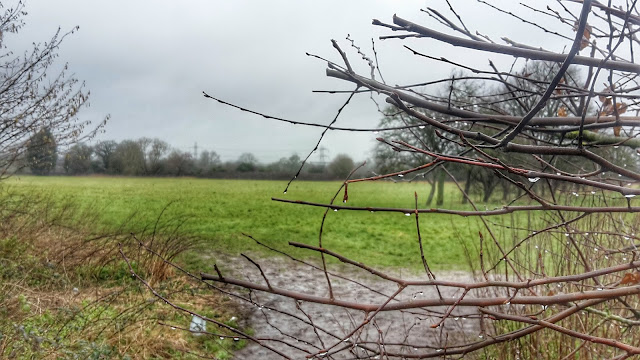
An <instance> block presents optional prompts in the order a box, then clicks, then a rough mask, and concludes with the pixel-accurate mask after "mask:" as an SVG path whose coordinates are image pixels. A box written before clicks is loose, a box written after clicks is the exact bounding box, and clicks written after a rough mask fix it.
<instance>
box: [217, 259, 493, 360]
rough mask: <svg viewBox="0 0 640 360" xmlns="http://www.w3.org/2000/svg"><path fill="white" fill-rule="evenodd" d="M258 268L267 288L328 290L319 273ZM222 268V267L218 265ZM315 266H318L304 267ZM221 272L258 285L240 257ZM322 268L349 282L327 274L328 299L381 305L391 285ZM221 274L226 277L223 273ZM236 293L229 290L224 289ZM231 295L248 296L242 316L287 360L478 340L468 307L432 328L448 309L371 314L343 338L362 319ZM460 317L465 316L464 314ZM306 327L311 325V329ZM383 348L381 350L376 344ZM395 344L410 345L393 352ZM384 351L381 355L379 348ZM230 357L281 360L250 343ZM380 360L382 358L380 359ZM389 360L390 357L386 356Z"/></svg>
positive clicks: (441, 292) (454, 275) (408, 293)
mask: <svg viewBox="0 0 640 360" xmlns="http://www.w3.org/2000/svg"><path fill="white" fill-rule="evenodd" d="M252 258H253V259H254V260H256V262H258V263H259V264H260V266H261V268H262V271H263V272H264V274H265V276H266V277H267V278H268V279H269V282H270V284H271V286H273V287H277V288H284V289H288V290H292V291H297V292H303V293H305V294H312V295H316V296H322V297H329V290H328V289H329V288H328V285H327V280H326V278H325V276H324V273H323V272H322V271H320V270H317V269H314V268H312V267H309V266H307V265H304V264H301V263H299V262H295V261H292V260H290V259H285V258H281V257H268V258H263V259H260V260H258V255H254V256H252ZM221 262H222V261H221ZM309 262H310V263H312V264H313V265H315V266H318V265H319V263H318V262H313V261H309ZM224 263H225V272H226V274H229V275H231V276H233V277H235V278H238V279H245V280H251V281H253V282H255V283H258V284H265V282H264V279H263V277H262V275H261V274H260V272H259V271H258V270H257V268H256V267H255V266H254V265H252V264H251V263H250V262H248V261H247V260H246V259H243V258H227V259H226V260H224ZM329 270H330V271H331V272H332V273H335V274H340V275H342V276H344V277H345V278H347V279H351V280H353V281H348V280H345V279H341V278H338V277H335V276H330V280H331V284H332V289H333V293H334V298H336V299H340V300H348V301H356V302H360V303H366V304H381V303H384V302H385V301H386V300H387V299H388V296H389V295H391V294H393V293H394V292H395V291H397V290H398V286H397V285H396V284H395V283H393V282H390V281H387V280H383V279H381V278H379V277H376V276H373V275H372V274H370V273H368V272H366V271H363V270H361V269H357V268H355V267H353V266H347V265H344V264H331V265H330V266H329ZM387 271H388V272H389V274H390V275H393V276H397V277H402V278H404V279H427V277H426V275H425V274H424V273H417V272H414V271H408V270H402V269H390V270H387ZM225 276H228V275H225ZM436 276H437V278H438V279H439V280H452V281H464V282H469V281H472V280H473V279H472V277H471V274H470V273H468V272H464V271H440V272H436ZM231 288H233V289H237V288H234V287H229V289H231ZM238 293H240V294H242V295H243V296H246V297H249V298H251V299H252V300H253V301H255V303H254V304H250V303H247V302H240V304H239V305H240V306H241V307H242V308H243V309H244V318H245V319H246V321H247V323H246V324H245V325H248V326H249V327H250V328H251V329H252V330H253V334H254V336H255V337H257V338H259V339H264V340H263V341H264V342H265V343H266V344H269V345H271V346H273V347H275V348H277V349H278V350H279V351H282V352H283V353H285V354H286V355H287V356H289V357H290V358H292V359H305V358H306V357H307V356H308V355H310V354H315V353H318V352H319V351H320V350H322V349H324V348H327V347H330V346H332V345H334V344H337V345H338V346H336V347H335V348H334V350H336V349H342V351H340V352H339V353H337V354H333V355H331V353H330V354H329V355H330V356H325V357H323V358H331V359H358V358H363V359H366V358H375V356H376V355H380V354H381V353H382V354H384V353H385V352H391V353H393V352H397V353H406V354H420V353H426V352H433V351H438V349H441V348H443V347H445V346H451V345H454V344H457V343H460V342H466V343H468V342H473V341H476V340H479V336H482V335H480V334H481V331H480V323H479V320H478V318H477V314H475V313H469V311H471V310H469V309H458V308H456V309H454V311H453V312H452V314H451V316H449V317H448V318H447V319H446V320H445V321H444V324H443V325H442V326H439V327H438V328H432V325H434V324H435V323H437V322H438V318H437V317H436V316H434V315H438V314H442V313H444V312H446V311H447V308H446V307H432V308H428V309H425V308H422V309H414V310H409V311H389V312H380V313H378V314H377V315H376V316H375V318H374V320H373V321H371V322H370V323H368V324H366V325H364V326H363V327H362V328H361V329H360V330H358V331H356V332H355V333H354V334H353V335H351V336H349V337H348V338H347V339H345V337H346V336H347V335H349V334H350V333H352V332H353V331H354V329H356V328H357V327H359V326H360V325H361V323H362V321H363V320H364V319H365V316H366V314H365V313H364V312H362V311H357V310H347V309H344V308H340V307H337V306H332V305H325V304H316V303H310V302H302V301H296V300H293V299H289V298H285V297H282V296H279V295H273V294H268V293H264V292H257V291H254V292H249V291H247V290H244V289H243V290H239V291H238ZM461 294H462V291H461V290H458V289H454V288H443V287H440V288H439V289H436V288H435V287H409V288H406V289H404V290H403V291H402V292H401V293H400V294H399V295H398V296H397V297H396V298H397V299H398V300H401V301H412V299H421V298H422V299H426V298H434V297H435V298H438V297H439V296H442V297H456V298H457V297H459V296H460V295H461ZM465 312H466V313H465ZM311 324H313V326H311ZM382 344H384V345H385V346H384V347H382V346H381V345H382ZM394 344H410V346H399V345H394ZM385 349H386V350H385ZM234 358H235V359H282V358H283V357H282V356H280V355H278V354H276V353H274V352H272V351H270V350H269V349H266V348H264V347H262V346H260V345H259V344H256V343H254V342H249V343H248V344H247V346H246V347H245V348H243V349H241V350H239V351H236V352H235V355H234ZM381 358H384V357H381ZM390 358H392V357H390Z"/></svg>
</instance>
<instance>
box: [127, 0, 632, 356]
mask: <svg viewBox="0 0 640 360" xmlns="http://www.w3.org/2000/svg"><path fill="white" fill-rule="evenodd" d="M572 3H577V4H572ZM447 4H448V2H447ZM635 5H636V2H635V1H632V2H627V3H623V2H621V3H620V4H619V5H615V6H614V5H612V4H611V3H609V4H607V5H605V4H602V3H599V2H597V1H590V0H584V1H579V0H575V1H558V2H556V3H553V4H551V5H549V6H548V7H545V8H534V7H533V6H534V5H532V4H528V3H522V4H520V6H519V11H520V12H519V13H516V12H510V11H506V10H504V9H502V8H500V7H497V6H495V5H492V4H490V3H488V2H485V1H484V0H479V1H478V4H477V6H482V7H486V8H488V9H490V10H492V11H494V12H495V15H496V16H498V15H503V16H506V17H512V18H514V19H516V20H518V21H521V23H522V24H523V26H526V27H530V28H531V29H535V30H542V31H545V32H546V33H547V34H548V36H553V37H556V38H558V39H560V40H562V41H564V42H565V44H566V46H567V48H566V49H567V50H566V52H553V51H550V50H546V49H543V48H540V44H522V43H518V42H515V41H513V40H511V39H508V38H503V39H502V41H503V42H504V43H506V44H504V45H503V44H501V43H500V41H498V40H494V39H492V38H491V37H490V36H488V35H485V34H483V33H482V32H480V31H476V30H473V29H469V28H468V27H467V26H466V24H465V22H464V20H463V18H462V17H461V16H460V15H459V14H458V13H457V12H456V11H455V9H454V8H453V7H452V6H451V5H449V6H448V10H447V11H448V12H449V15H447V14H446V13H444V12H441V11H439V10H436V9H431V8H427V9H425V10H423V11H424V12H425V13H426V14H427V15H429V16H430V17H431V18H432V19H434V20H436V21H437V22H438V23H439V24H440V25H439V26H441V27H442V28H444V30H442V31H438V30H435V29H434V28H431V27H425V26H421V25H419V24H417V23H414V22H411V21H408V20H406V19H404V18H402V17H400V16H393V18H392V22H390V23H387V22H382V21H379V20H374V21H373V24H374V25H376V26H380V27H383V28H386V29H389V30H390V31H391V32H392V33H391V34H390V35H387V36H383V37H381V39H385V40H388V41H400V40H405V39H411V40H413V41H411V42H410V43H409V42H407V44H405V45H404V46H403V48H404V49H405V50H406V51H407V53H408V54H410V55H413V56H416V57H419V58H422V59H424V61H425V63H426V64H428V63H429V62H444V63H447V64H450V65H452V66H455V67H458V68H461V69H464V70H465V71H466V72H468V73H469V74H470V75H465V76H464V77H460V78H456V77H443V78H442V79H439V80H437V81H429V82H420V81H419V80H417V81H415V82H414V83H411V84H399V85H390V84H394V83H395V82H394V81H393V80H391V79H385V78H383V76H382V71H381V69H379V68H378V66H377V54H376V53H375V49H374V50H373V55H368V54H366V53H365V52H364V50H363V48H362V47H358V46H356V44H355V42H354V41H353V40H352V39H350V38H349V37H348V38H347V42H346V44H347V47H345V46H344V45H341V43H339V42H338V41H333V42H332V44H333V47H334V48H335V50H336V51H337V54H338V55H339V58H340V62H333V61H329V60H325V61H326V62H327V64H328V69H327V70H326V73H327V75H328V76H329V77H331V78H335V79H337V80H341V81H343V82H346V83H351V84H352V85H353V88H354V90H352V91H347V92H344V91H333V92H335V93H338V94H343V93H346V94H344V95H346V96H347V99H346V100H345V103H344V106H343V107H342V108H341V109H340V111H339V112H338V116H339V114H340V113H341V111H342V109H343V108H344V107H345V106H347V105H348V104H349V102H350V100H351V99H352V98H353V97H354V96H360V94H364V96H371V98H372V99H374V100H375V99H376V98H375V96H378V95H377V94H381V95H382V96H383V97H384V100H385V101H386V102H387V103H388V104H389V105H390V106H392V107H393V109H394V111H396V112H399V113H402V116H404V117H406V118H407V119H410V121H407V124H406V125H403V126H400V127H398V126H395V127H393V128H384V129H347V128H340V127H336V126H335V125H334V123H335V120H336V119H337V116H336V119H334V121H333V122H332V123H331V124H330V125H328V126H327V125H318V124H309V123H304V122H301V121H297V120H291V119H282V118H276V117H273V116H269V115H266V114H261V113H259V112H257V111H255V110H249V109H246V108H243V107H241V106H239V105H234V104H229V103H226V102H225V101H224V100H221V99H218V98H216V97H213V96H212V95H209V94H207V93H205V97H207V98H211V99H214V100H216V101H219V102H221V103H224V104H227V105H230V106H233V107H235V108H238V109H240V110H243V111H251V112H253V113H258V114H259V115H262V116H264V117H267V118H271V119H274V120H279V121H287V122H289V123H295V124H305V125H309V126H320V127H323V128H324V129H325V131H324V132H323V135H324V133H325V132H326V131H329V130H340V131H369V130H370V131H382V132H384V131H391V130H394V131H395V130H399V129H400V128H402V129H404V130H406V131H407V132H411V131H412V130H415V129H420V128H421V127H429V128H431V129H432V130H433V133H434V134H436V135H437V136H438V137H439V138H440V140H441V141H442V143H443V144H447V145H448V146H451V147H453V148H454V149H457V152H455V153H453V154H452V153H446V154H445V153H442V151H441V150H439V149H438V148H432V147H430V146H428V144H425V143H422V142H420V141H417V142H416V143H410V142H409V141H403V140H401V139H398V138H393V137H391V138H386V137H384V136H381V137H380V138H379V141H380V142H382V143H384V144H386V145H387V146H389V147H391V148H392V149H394V151H396V152H398V153H409V154H411V155H412V156H415V157H418V158H421V159H423V160H422V162H421V163H420V164H418V165H415V166H413V167H411V168H405V169H401V170H397V171H393V172H389V173H384V174H375V175H373V176H370V177H366V178H355V179H351V174H350V175H349V176H347V179H346V180H345V181H344V183H343V185H342V186H341V187H340V189H339V190H338V192H337V193H336V194H335V195H334V196H333V197H332V198H331V201H329V202H326V203H322V202H314V201H308V200H304V199H294V200H292V199H288V198H276V199H274V200H276V201H279V202H283V203H291V204H292V205H291V206H313V207H320V208H324V209H325V213H324V216H323V217H322V219H321V224H320V232H319V236H318V243H317V245H309V244H306V243H302V242H298V241H292V242H290V243H289V245H291V246H293V247H296V248H300V249H305V250H307V251H309V252H312V253H315V254H317V255H318V262H312V261H307V260H301V259H297V258H294V257H292V256H288V257H286V259H287V261H289V262H288V263H287V264H290V265H289V266H288V267H287V269H286V270H285V271H286V272H287V274H288V275H289V277H288V278H287V279H288V281H281V280H278V279H276V278H275V276H277V273H278V272H277V271H274V269H273V268H272V263H273V261H268V262H266V261H265V262H259V261H256V260H255V259H252V258H251V257H249V256H248V255H247V254H242V256H243V257H244V259H243V261H244V260H246V262H247V264H248V266H249V267H251V268H253V269H254V271H253V272H251V271H249V270H248V269H247V268H243V269H242V273H239V274H238V273H237V274H234V273H233V272H232V271H231V270H228V269H226V268H222V269H221V268H220V267H218V266H217V265H216V266H215V267H214V273H212V274H205V273H203V274H201V275H200V276H195V275H194V276H193V277H194V279H199V280H201V281H203V282H204V283H205V284H206V285H207V286H209V287H210V288H211V289H212V290H214V291H220V292H222V293H224V294H227V295H228V296H232V297H234V298H236V299H239V300H241V301H244V302H247V303H248V304H251V305H254V306H255V307H254V309H255V310H254V311H255V312H256V313H257V314H258V315H259V316H260V318H261V319H262V320H263V321H264V323H266V326H265V327H261V328H259V329H260V330H263V331H264V332H258V333H256V334H255V335H250V334H247V333H244V332H242V331H240V330H238V329H235V328H230V330H231V331H234V332H235V333H236V334H237V338H246V339H249V340H251V341H252V342H253V343H255V344H257V345H259V346H261V347H262V348H263V349H265V356H268V357H271V358H285V359H299V358H331V359H422V358H435V357H438V358H439V357H450V358H457V357H461V356H465V355H469V356H473V355H478V357H484V358H492V357H496V358H498V357H499V358H513V359H518V358H554V359H557V358H564V359H569V358H588V359H591V358H598V359H601V358H606V359H626V358H630V357H632V356H634V355H638V354H640V337H638V325H640V312H639V311H638V310H637V308H638V306H639V305H640V302H639V301H638V294H640V272H639V271H638V267H640V261H639V260H638V258H637V256H636V255H637V251H636V249H637V242H638V236H637V235H636V234H640V228H639V225H640V224H639V223H638V220H637V217H635V216H633V214H634V213H636V212H638V211H640V207H639V206H637V205H636V204H634V199H633V198H634V197H635V196H637V195H638V194H640V189H638V188H637V187H636V186H634V183H636V182H637V181H638V180H640V174H639V173H638V171H637V161H636V160H634V159H632V158H630V157H629V156H628V155H629V154H631V153H633V154H635V149H637V148H638V147H639V146H640V143H638V141H637V139H636V138H635V137H636V135H637V133H636V127H637V126H639V125H640V117H638V110H640V109H639V107H638V102H637V99H638V96H639V92H638V90H639V89H640V85H639V84H638V74H639V73H640V65H637V64H636V63H635V61H634V60H635V58H634V54H635V51H636V50H637V49H636V46H637V45H638V44H639V42H640V41H639V40H638V38H637V36H636V35H637V34H636V31H637V29H638V27H639V26H640V16H638V10H637V9H636V7H635ZM536 18H546V19H552V20H555V21H557V22H558V24H559V26H560V28H562V29H563V30H562V31H556V30H554V29H549V28H546V27H545V25H544V23H545V22H544V21H538V20H536ZM492 21H493V20H492ZM443 31H446V32H447V33H445V32H443ZM421 42H422V43H424V44H425V45H424V49H423V50H422V49H421V48H419V46H423V45H421ZM433 42H443V43H448V44H451V45H454V46H456V47H458V48H462V49H465V51H469V52H472V51H473V52H474V53H473V54H474V56H478V55H482V56H484V57H488V56H489V55H490V56H492V57H498V56H501V55H505V56H509V57H515V58H516V60H515V63H514V66H511V67H509V68H507V69H506V70H501V69H498V68H497V66H495V65H493V64H490V65H489V67H488V68H487V69H479V68H474V67H472V66H469V65H467V64H464V63H460V62H456V61H454V60H451V59H447V58H444V57H441V56H439V55H437V54H430V53H428V49H429V44H432V43H433ZM603 44H604V45H603ZM350 51H352V52H354V53H357V55H356V56H357V57H358V58H362V59H364V64H365V65H366V66H367V67H368V71H367V72H366V73H362V74H361V73H358V72H356V71H355V70H354V69H355V68H356V67H355V66H353V65H352V63H351V60H350V57H351V55H349V53H350ZM312 56H314V57H318V56H315V55H312ZM318 58H319V57H318ZM323 60H324V59H323ZM527 61H544V62H545V64H546V65H544V66H548V69H549V73H550V74H551V76H549V77H548V78H542V79H541V78H534V77H531V76H530V75H528V74H527V73H522V72H520V71H519V69H523V68H524V69H526V66H521V65H522V62H527ZM572 65H573V66H577V67H579V68H578V70H576V71H578V72H579V74H580V75H581V76H582V79H583V80H582V81H579V82H574V81H570V80H569V79H568V77H571V76H572V74H571V72H567V70H568V69H569V67H570V66H572ZM514 69H516V70H514ZM460 81H477V82H482V83H489V84H497V85H500V86H501V87H502V88H503V89H504V96H503V97H502V99H500V100H496V98H495V97H494V96H491V97H485V96H480V95H479V96H477V97H475V98H473V99H472V100H471V101H470V100H469V99H468V98H465V99H463V98H455V97H452V96H450V94H442V95H437V94H436V95H431V94H426V93H423V92H421V91H419V90H420V89H422V88H423V87H424V86H427V85H429V84H433V83H448V84H451V88H455V85H456V84H457V83H458V82H460ZM603 83H604V85H603ZM495 101H501V102H503V106H500V107H496V106H494V105H495ZM544 109H547V110H545V111H544V112H543V110H544ZM549 109H553V110H549ZM592 109H593V110H592ZM505 110H506V111H505ZM628 114H635V115H628ZM320 140H322V139H320ZM417 140H419V138H418V139H417ZM317 147H318V145H317V144H316V145H315V147H314V148H313V149H312V151H313V150H315V149H316V148H317ZM513 154H517V155H519V156H517V157H513V156H511V155H513ZM307 159H308V157H307ZM303 166H304V162H303ZM461 166H467V167H472V168H474V169H481V170H483V171H487V172H491V173H492V174H493V177H494V179H496V180H500V181H506V182H508V183H509V184H510V186H511V187H512V188H513V189H515V190H517V191H514V192H510V194H512V198H510V199H508V201H507V202H505V203H504V204H503V205H501V206H497V207H495V208H485V207H479V206H477V205H476V204H475V201H474V199H473V197H471V196H470V195H469V194H468V193H466V192H465V191H464V185H463V184H462V183H460V182H459V181H458V179H456V176H455V174H456V171H455V170H456V168H459V167H461ZM433 169H441V170H442V171H443V172H444V173H445V174H447V176H448V177H449V179H450V180H451V182H452V183H453V184H454V186H456V187H457V188H458V189H459V191H460V193H461V194H462V196H464V197H465V198H467V199H468V200H469V203H468V206H467V207H465V208H460V207H452V208H424V207H421V206H420V202H419V201H418V196H417V194H416V196H415V199H414V200H415V206H414V207H406V208H389V207H379V206H378V207H377V206H367V205H366V204H365V205H359V206H351V205H349V204H348V201H349V193H348V189H349V188H350V187H353V186H358V184H359V183H361V182H370V181H380V180H385V179H393V180H394V181H405V180H413V179H416V178H417V177H418V176H424V175H425V174H426V173H427V172H430V171H432V170H433ZM298 173H299V172H298ZM352 174H353V172H352ZM294 179H295V177H294ZM292 181H293V179H292ZM285 193H286V190H285ZM514 194H521V195H514ZM336 199H340V200H342V203H340V202H336ZM362 201H364V200H362ZM331 210H334V211H338V210H339V211H340V213H338V214H337V215H335V216H340V214H341V213H344V212H345V211H361V212H374V213H375V214H374V215H372V216H385V215H386V214H387V213H389V214H391V215H393V214H394V213H396V214H405V215H407V216H411V217H413V218H414V220H415V221H413V222H412V223H413V224H412V225H411V226H412V227H413V229H414V231H415V234H416V248H417V251H419V254H420V255H419V256H420V260H421V262H422V264H423V267H424V273H423V274H422V275H421V276H419V277H418V278H413V277H406V276H398V275H394V274H393V271H382V270H378V269H375V268H372V267H370V266H367V265H365V264H363V263H361V262H359V261H357V260H355V259H350V258H347V257H345V256H343V255H342V254H338V253H336V252H333V251H332V250H331V249H328V248H326V247H325V246H323V241H322V240H323V229H324V225H325V222H326V221H329V220H328V215H329V214H333V211H331ZM433 214H447V215H449V216H453V217H475V218H477V219H478V222H479V223H480V224H481V226H482V230H481V231H480V232H479V234H478V237H477V239H473V240H474V244H475V245H474V246H471V247H470V248H468V249H467V251H468V256H469V264H470V267H471V269H472V271H473V276H469V278H463V279H460V278H448V277H447V276H446V274H445V275H441V274H436V273H434V272H433V271H432V269H431V268H430V267H429V261H430V258H429V254H427V253H425V252H424V250H423V249H424V248H423V238H422V236H421V232H420V229H421V227H423V226H425V224H424V223H425V222H427V223H428V218H429V217H430V216H432V215H433ZM503 215H504V216H506V218H505V217H503ZM425 219H426V220H427V221H425ZM252 239H253V238H252ZM254 240H255V241H256V242H257V243H259V244H261V245H262V243H261V242H260V241H259V239H254ZM389 241H393V240H392V239H389ZM142 245H143V246H144V244H142ZM263 246H266V245H263ZM269 249H270V250H272V251H279V250H277V249H272V248H269ZM327 258H334V259H337V260H339V261H340V262H342V263H344V264H347V265H348V266H350V267H353V268H354V269H357V270H359V271H361V272H362V273H363V274H367V275H368V276H369V277H364V276H363V277H360V276H356V275H354V274H353V273H341V272H340V270H341V269H342V270H344V268H338V267H333V266H332V265H330V264H329V263H328V262H327ZM283 261H284V260H283ZM178 269H180V268H179V267H178ZM180 270H181V269H180ZM294 271H298V273H293V272H294ZM132 273H133V270H132ZM306 273H311V274H312V275H311V276H306V277H303V276H302V275H303V274H306ZM133 274H134V276H135V273H133ZM309 278H311V280H309ZM141 280H142V281H144V280H143V279H141ZM145 284H147V283H146V282H145ZM345 284H350V286H349V287H347V289H348V290H349V291H344V289H345ZM150 289H151V287H150ZM151 290H153V289H151ZM154 294H156V296H160V297H161V296H162V295H160V294H159V293H157V292H155V291H154ZM170 305H171V306H173V307H174V308H176V309H178V310H181V311H186V312H190V311H189V310H187V309H185V308H183V307H180V306H178V305H177V304H170ZM203 318H204V319H205V320H207V321H209V322H210V323H212V324H214V325H215V326H218V327H226V328H229V327H228V326H226V325H225V324H224V323H221V322H219V321H217V320H216V319H210V318H206V317H203ZM283 319H284V320H283ZM287 321H288V322H287ZM283 324H287V325H283ZM254 325H255V324H254ZM301 329H307V331H306V332H305V331H303V330H301ZM255 351H257V350H255Z"/></svg>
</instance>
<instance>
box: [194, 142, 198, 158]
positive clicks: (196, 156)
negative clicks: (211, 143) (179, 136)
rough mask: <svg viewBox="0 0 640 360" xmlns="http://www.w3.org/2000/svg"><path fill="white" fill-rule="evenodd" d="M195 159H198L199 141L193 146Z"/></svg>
mask: <svg viewBox="0 0 640 360" xmlns="http://www.w3.org/2000/svg"><path fill="white" fill-rule="evenodd" d="M193 158H194V159H197V158H198V142H197V141H196V142H195V143H194V144H193Z"/></svg>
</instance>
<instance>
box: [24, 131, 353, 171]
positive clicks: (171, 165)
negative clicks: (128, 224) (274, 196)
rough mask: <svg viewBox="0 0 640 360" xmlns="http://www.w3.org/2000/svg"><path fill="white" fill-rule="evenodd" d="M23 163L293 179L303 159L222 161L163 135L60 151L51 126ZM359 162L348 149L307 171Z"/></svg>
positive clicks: (32, 167)
mask: <svg viewBox="0 0 640 360" xmlns="http://www.w3.org/2000/svg"><path fill="white" fill-rule="evenodd" d="M22 160H23V161H21V162H20V164H19V165H20V169H21V171H22V172H30V173H32V174H34V175H50V174H66V175H90V174H104V175H123V176H196V177H222V178H226V177H228V178H236V177H237V178H259V179H260V178H265V179H280V178H283V179H284V178H289V177H291V176H293V174H295V173H296V172H297V171H298V169H299V168H300V166H301V164H302V159H301V158H300V157H299V156H298V155H297V154H293V155H291V156H289V157H283V158H281V159H280V160H278V161H275V162H272V163H267V164H264V163H261V162H260V161H259V160H258V158H257V157H256V156H255V155H254V154H252V153H249V152H246V153H242V154H240V155H239V156H238V158H237V159H236V160H234V161H226V162H223V161H222V160H221V159H220V156H219V155H218V154H217V153H216V152H215V151H206V150H205V151H201V152H199V153H198V154H197V156H195V154H193V153H191V152H187V151H181V150H179V149H175V148H172V147H171V146H170V145H169V143H167V142H166V141H164V140H161V139H158V138H154V139H151V138H146V137H141V138H139V139H128V140H122V141H120V142H117V141H115V140H104V141H99V142H97V143H95V144H93V145H90V144H86V143H77V144H74V145H73V146H71V147H70V148H69V149H68V150H67V151H65V152H61V153H59V150H58V146H57V144H56V141H55V137H54V136H53V135H52V134H51V131H50V130H49V129H48V128H44V129H41V130H40V131H38V132H37V133H36V134H34V135H33V136H32V137H31V138H30V139H29V142H28V144H27V152H26V156H25V158H24V159H22ZM354 167H355V164H354V161H353V160H352V159H351V157H349V156H348V155H346V154H339V155H337V156H336V157H335V158H334V159H333V160H332V161H331V162H328V163H308V164H307V165H306V166H305V167H304V172H303V175H306V176H307V177H309V178H313V179H341V178H344V177H345V176H347V175H348V174H349V172H351V170H353V168H354Z"/></svg>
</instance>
